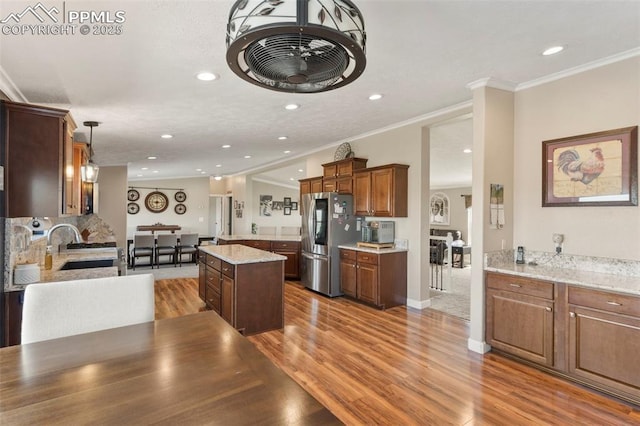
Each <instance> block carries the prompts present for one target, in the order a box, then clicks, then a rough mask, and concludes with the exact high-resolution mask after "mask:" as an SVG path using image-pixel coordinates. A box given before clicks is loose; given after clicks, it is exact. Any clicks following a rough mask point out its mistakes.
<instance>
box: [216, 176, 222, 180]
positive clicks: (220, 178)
mask: <svg viewBox="0 0 640 426" xmlns="http://www.w3.org/2000/svg"><path fill="white" fill-rule="evenodd" d="M214 179H215V180H222V176H216V177H214Z"/></svg>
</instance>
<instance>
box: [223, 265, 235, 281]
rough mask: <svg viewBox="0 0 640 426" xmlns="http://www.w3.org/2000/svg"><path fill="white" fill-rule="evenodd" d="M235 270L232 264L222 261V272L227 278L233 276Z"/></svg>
mask: <svg viewBox="0 0 640 426" xmlns="http://www.w3.org/2000/svg"><path fill="white" fill-rule="evenodd" d="M235 271H236V269H235V268H234V267H233V265H232V264H230V263H227V262H222V274H223V275H226V276H227V277H229V278H233V277H234V275H235Z"/></svg>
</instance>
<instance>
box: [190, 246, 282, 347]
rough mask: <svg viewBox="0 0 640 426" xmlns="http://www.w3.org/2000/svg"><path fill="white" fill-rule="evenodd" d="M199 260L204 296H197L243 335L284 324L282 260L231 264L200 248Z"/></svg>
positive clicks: (279, 326)
mask: <svg viewBox="0 0 640 426" xmlns="http://www.w3.org/2000/svg"><path fill="white" fill-rule="evenodd" d="M200 259H205V263H206V267H205V281H206V288H205V297H204V298H203V297H202V295H201V296H200V297H201V298H202V299H203V300H204V302H205V303H206V305H207V308H209V309H211V310H213V311H215V312H217V313H218V314H219V315H220V316H221V317H222V318H224V319H225V320H226V321H227V322H228V323H229V324H231V325H232V326H233V327H235V328H236V329H237V330H238V331H240V332H241V333H243V334H245V335H251V334H256V333H261V332H263V331H268V330H276V329H280V328H282V327H283V326H284V278H283V277H284V275H283V268H284V266H283V263H284V262H283V261H282V260H279V261H268V262H260V261H258V262H255V263H238V264H232V263H229V262H226V261H224V260H222V259H220V258H218V257H216V256H214V255H211V254H209V253H205V252H204V251H203V250H202V249H201V251H200ZM200 273H201V274H202V268H201V269H200ZM200 279H202V276H200Z"/></svg>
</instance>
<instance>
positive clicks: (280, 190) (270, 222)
mask: <svg viewBox="0 0 640 426" xmlns="http://www.w3.org/2000/svg"><path fill="white" fill-rule="evenodd" d="M261 195H271V196H272V197H273V201H283V200H284V197H289V198H291V201H295V202H296V203H298V210H293V211H291V214H290V215H285V214H284V211H283V210H273V211H272V215H271V216H260V196H261ZM299 198H300V191H299V190H298V189H296V188H287V187H284V186H279V185H273V184H270V183H266V182H260V181H255V180H254V181H253V194H252V195H251V200H248V201H250V203H248V204H249V205H250V206H251V207H250V208H247V214H250V215H251V220H252V221H253V223H255V224H256V225H258V227H260V226H275V227H276V230H277V231H279V229H280V228H281V227H282V226H301V225H302V224H301V221H302V218H301V216H300V204H299V203H300V200H299ZM247 207H248V206H247Z"/></svg>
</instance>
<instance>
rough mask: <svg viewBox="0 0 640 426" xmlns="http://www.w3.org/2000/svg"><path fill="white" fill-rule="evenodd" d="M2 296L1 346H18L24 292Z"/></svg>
mask: <svg viewBox="0 0 640 426" xmlns="http://www.w3.org/2000/svg"><path fill="white" fill-rule="evenodd" d="M3 296H4V330H3V335H4V342H2V346H13V345H19V344H20V336H21V333H22V305H23V304H24V291H8V292H5V293H4V294H3Z"/></svg>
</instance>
